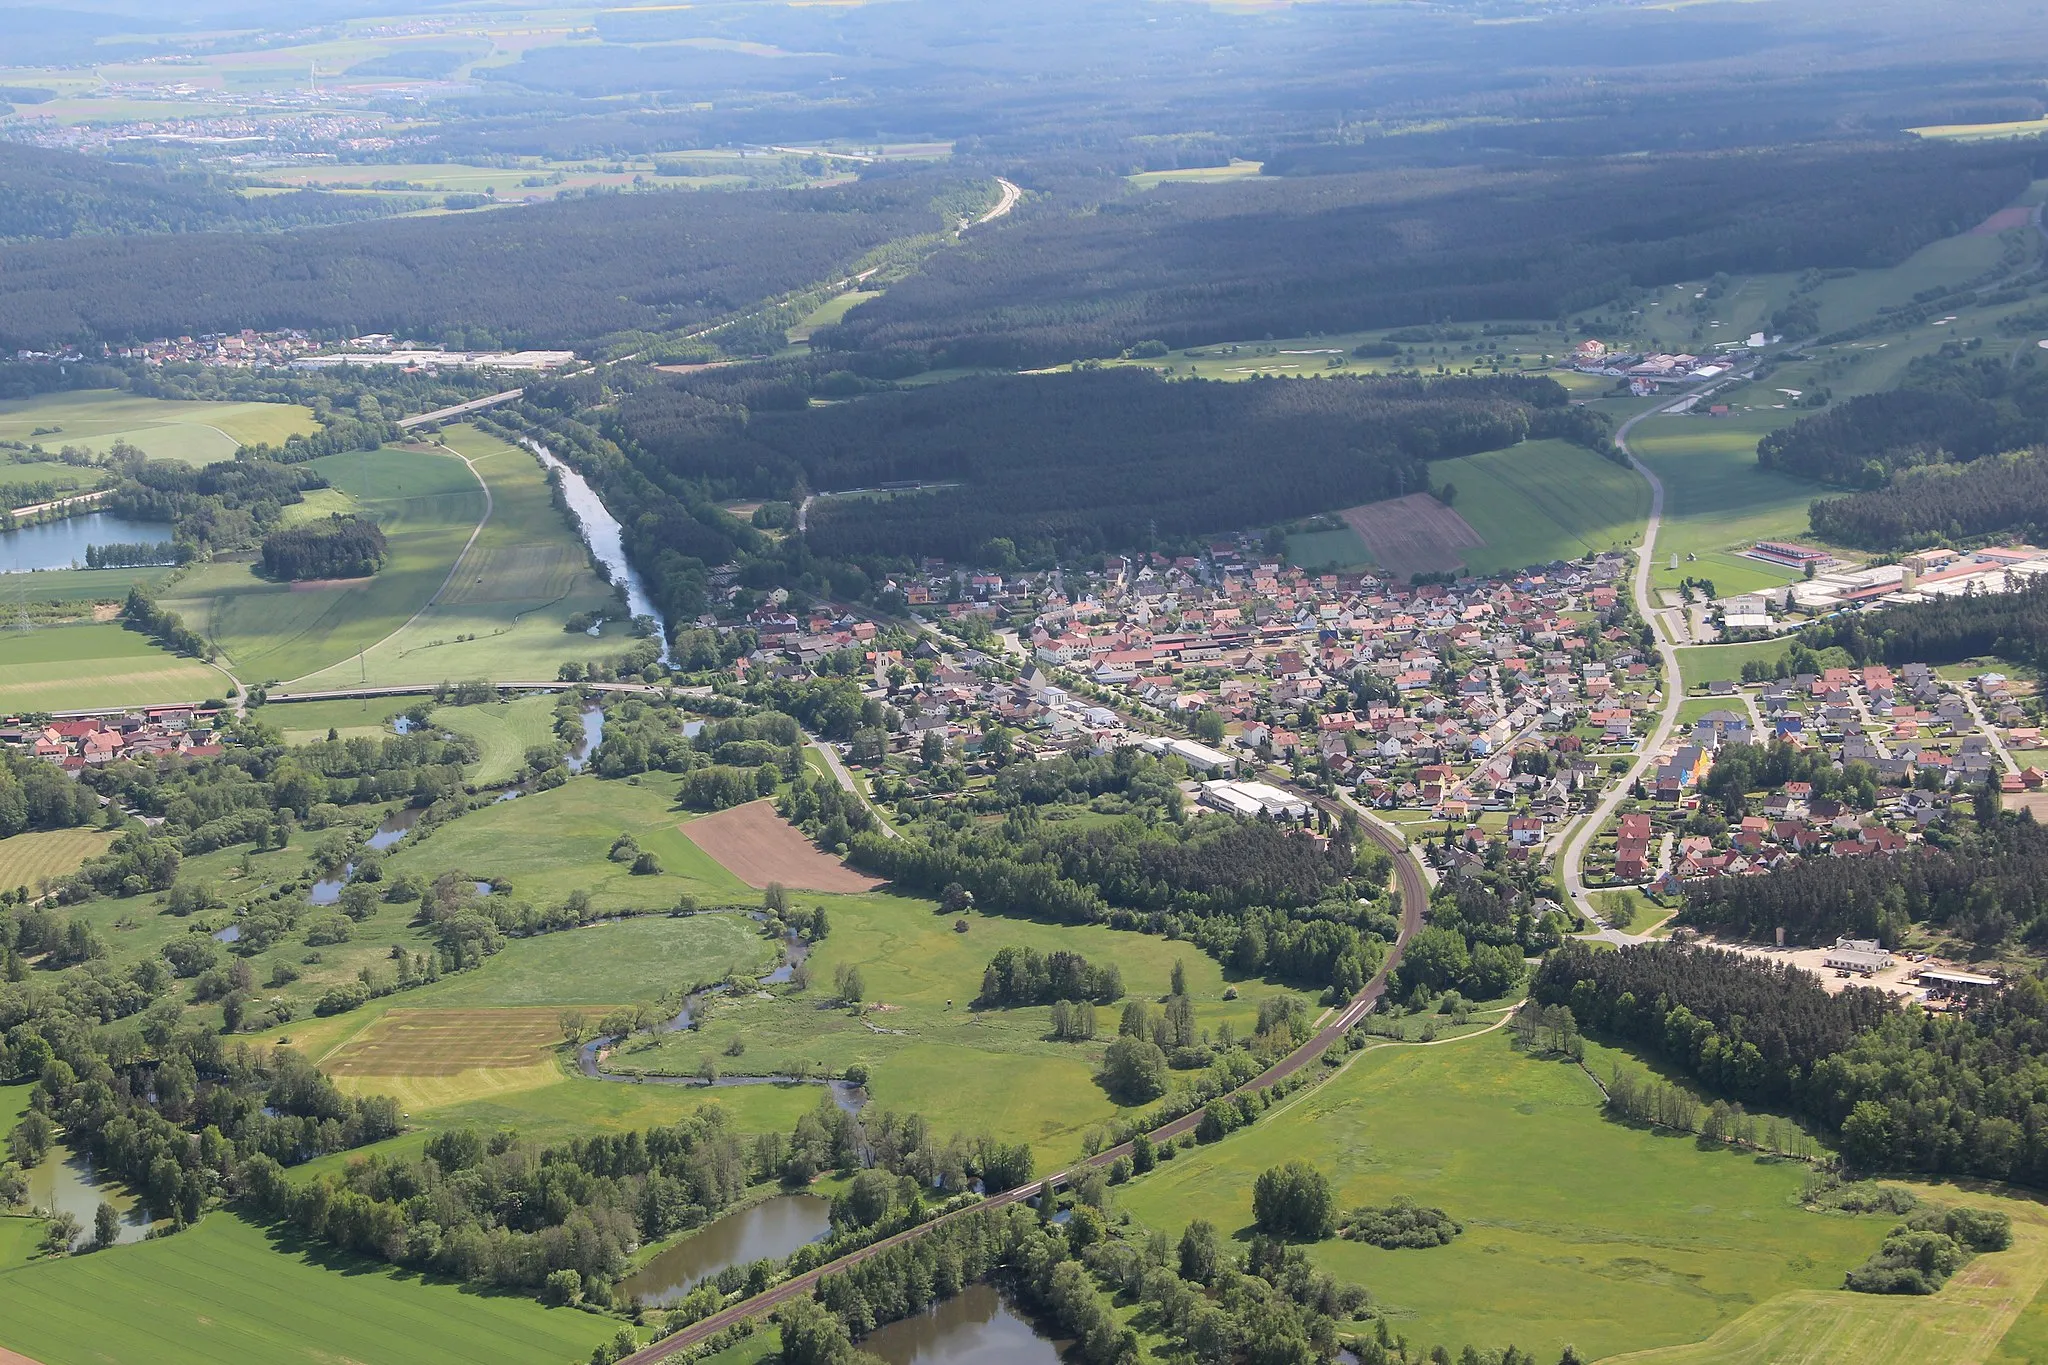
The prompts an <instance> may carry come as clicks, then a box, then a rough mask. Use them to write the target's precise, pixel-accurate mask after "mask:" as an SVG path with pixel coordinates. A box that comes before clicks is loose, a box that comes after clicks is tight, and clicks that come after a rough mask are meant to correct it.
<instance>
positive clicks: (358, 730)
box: [249, 697, 452, 744]
mask: <svg viewBox="0 0 2048 1365" xmlns="http://www.w3.org/2000/svg"><path fill="white" fill-rule="evenodd" d="M417 701H418V698H415V697H355V698H349V699H345V700H336V701H290V702H271V703H269V704H268V705H266V706H262V707H259V708H256V709H254V710H252V711H251V712H250V713H249V714H250V715H251V716H253V717H255V718H256V719H259V720H261V721H263V722H265V723H266V724H269V725H275V726H276V727H277V728H278V731H279V732H280V733H281V734H283V736H284V740H285V743H287V744H313V743H317V742H318V741H320V740H323V739H326V738H327V732H328V731H329V730H333V731H335V732H336V733H337V734H338V735H339V737H340V738H342V739H377V738H381V737H383V736H386V735H389V734H392V733H393V731H392V729H391V718H392V717H393V716H400V715H404V714H405V711H406V708H407V707H409V706H412V705H414V704H416V702H417ZM451 709H452V708H451Z"/></svg>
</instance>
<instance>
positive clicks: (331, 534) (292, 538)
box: [262, 512, 390, 581]
mask: <svg viewBox="0 0 2048 1365" xmlns="http://www.w3.org/2000/svg"><path fill="white" fill-rule="evenodd" d="M389 552H390V547H389V546H388V545H387V544H386V543H385V540H384V531H383V528H381V527H380V526H378V525H377V523H376V522H374V521H372V520H371V519H370V518H368V517H355V516H349V517H345V516H342V515H341V514H340V513H338V512H337V513H334V514H333V515H331V516H329V517H328V518H327V520H325V521H305V522H300V523H299V524H298V525H296V526H287V527H284V528H282V529H280V530H276V531H272V532H271V533H270V534H269V535H267V536H265V537H263V560H262V562H263V573H264V575H265V576H266V577H268V578H275V579H289V580H292V581H297V580H301V579H308V578H368V577H369V576H370V575H371V574H373V573H375V572H377V570H379V569H381V568H383V567H384V559H385V556H386V555H387V554H388V553H389Z"/></svg>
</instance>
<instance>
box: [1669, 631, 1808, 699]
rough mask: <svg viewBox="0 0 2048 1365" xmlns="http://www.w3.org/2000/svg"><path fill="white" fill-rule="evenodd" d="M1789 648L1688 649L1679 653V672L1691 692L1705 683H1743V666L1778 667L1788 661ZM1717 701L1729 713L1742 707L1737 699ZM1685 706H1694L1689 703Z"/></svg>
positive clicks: (1781, 643) (1760, 644)
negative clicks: (1786, 652) (1694, 687)
mask: <svg viewBox="0 0 2048 1365" xmlns="http://www.w3.org/2000/svg"><path fill="white" fill-rule="evenodd" d="M1790 647H1791V642H1790V641H1789V640H1758V641H1756V642H1755V643H1753V644H1743V645H1688V646H1684V647H1682V648H1681V649H1679V651H1678V670H1679V672H1680V673H1682V674H1684V675H1685V685H1686V686H1687V687H1688V688H1691V687H1693V686H1695V685H1696V684H1699V683H1706V682H1740V681H1742V666H1743V665H1744V664H1746V663H1748V662H1749V661H1750V660H1752V659H1755V660H1758V661H1760V662H1763V663H1767V664H1775V663H1777V662H1778V660H1780V659H1782V658H1784V657H1785V651H1786V650H1787V649H1789V648H1790ZM1717 700H1719V701H1721V703H1722V704H1723V705H1727V706H1729V709H1730V710H1738V709H1740V707H1741V702H1740V700H1739V699H1738V698H1732V697H1731V698H1725V699H1721V698H1717ZM1731 703H1732V705H1731ZM1685 704H1686V705H1691V703H1690V702H1687V703H1685ZM1710 709H1711V708H1710Z"/></svg>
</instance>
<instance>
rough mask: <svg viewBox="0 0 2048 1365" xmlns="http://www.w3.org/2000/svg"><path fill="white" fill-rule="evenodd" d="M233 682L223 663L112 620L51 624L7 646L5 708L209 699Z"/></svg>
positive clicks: (1, 672) (1, 702) (2, 655)
mask: <svg viewBox="0 0 2048 1365" xmlns="http://www.w3.org/2000/svg"><path fill="white" fill-rule="evenodd" d="M228 686H229V684H228V680H227V679H226V678H225V677H223V676H222V675H221V673H220V672H219V671H218V670H217V669H213V668H210V667H208V666H207V665H205V664H203V663H200V662H199V661H198V660H197V659H186V658H182V657H180V656H178V655H176V654H172V653H171V652H170V651H168V650H166V649H162V648H160V647H159V646H157V645H155V644H153V643H151V642H150V640H149V639H148V638H147V637H145V636H142V635H138V634H136V633H135V632H134V631H131V630H124V629H122V628H121V627H120V626H118V625H113V624H111V623H108V624H98V625H75V626H51V627H49V628H47V629H44V630H38V631H35V632H32V633H31V634H29V635H27V636H10V637H9V638H8V641H7V645H6V648H5V649H4V650H0V711H58V710H77V709H83V708H85V707H92V706H126V705H133V704H138V703H142V702H176V701H203V700H205V699H206V698H208V697H220V696H224V695H225V694H226V692H227V690H228Z"/></svg>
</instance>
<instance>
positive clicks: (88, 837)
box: [0, 829, 114, 891]
mask: <svg viewBox="0 0 2048 1365" xmlns="http://www.w3.org/2000/svg"><path fill="white" fill-rule="evenodd" d="M113 842H114V835H113V832H112V831H110V830H101V829H45V830H31V831H29V832H28V833H26V834H16V835H13V836H11V837H9V838H6V839H0V890H7V891H12V890H13V889H14V888H15V887H17V886H27V887H33V886H35V885H36V883H37V882H39V881H41V880H42V879H43V878H45V877H62V876H66V875H68V874H70V873H73V872H76V871H77V870H78V869H79V868H80V867H83V866H84V865H85V860H86V859H88V858H97V857H98V856H99V855H100V854H102V853H105V852H106V851H107V845H108V844H111V843H113Z"/></svg>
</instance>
